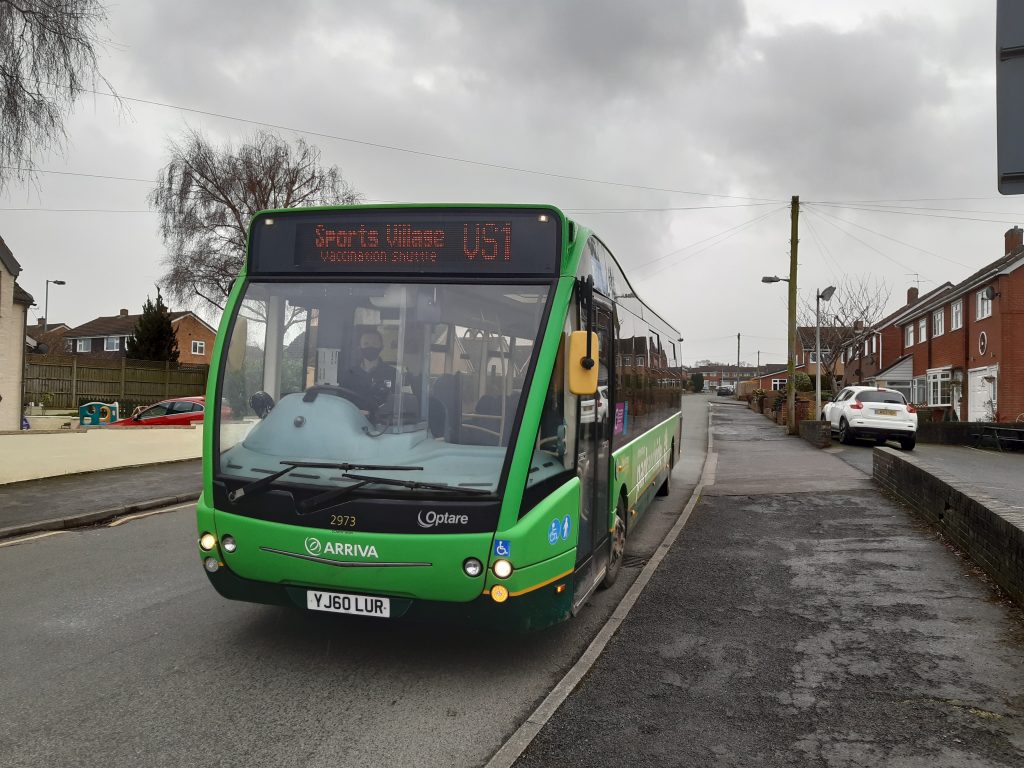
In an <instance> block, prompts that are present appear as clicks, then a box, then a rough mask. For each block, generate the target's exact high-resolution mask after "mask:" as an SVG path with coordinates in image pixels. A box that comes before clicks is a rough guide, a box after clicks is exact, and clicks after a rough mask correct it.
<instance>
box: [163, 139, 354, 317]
mask: <svg viewBox="0 0 1024 768" xmlns="http://www.w3.org/2000/svg"><path fill="white" fill-rule="evenodd" d="M170 153H171V160H170V162H169V163H168V164H167V165H166V166H165V167H164V168H163V169H161V171H160V174H159V176H158V179H157V186H156V188H155V189H154V190H153V191H152V192H151V193H150V195H149V202H150V205H152V206H153V207H154V208H155V209H156V210H157V213H158V214H159V215H160V236H161V237H162V238H163V241H164V245H165V246H166V247H167V256H166V257H165V259H164V264H165V266H166V267H167V272H166V273H165V274H164V276H163V278H162V279H161V282H162V283H163V285H164V286H165V287H166V289H167V293H168V294H169V295H170V296H171V298H173V299H174V300H175V301H177V302H179V303H182V304H193V303H194V302H195V300H196V298H197V297H198V298H199V299H202V300H205V301H206V302H209V303H210V304H212V305H213V306H215V307H218V308H220V309H223V308H224V302H225V299H226V298H227V295H228V292H229V291H230V290H231V284H232V283H233V282H234V280H235V278H236V277H237V276H238V273H239V270H241V268H242V264H243V262H244V260H245V244H246V237H247V234H248V229H249V221H250V220H251V219H252V216H253V214H255V213H256V212H257V211H262V210H266V209H268V208H294V207H297V206H305V205H347V204H351V203H357V202H359V201H360V200H361V195H360V194H359V193H358V192H356V191H355V190H354V189H353V187H352V186H351V185H350V184H349V183H348V182H347V181H346V180H345V179H344V178H343V177H342V175H341V172H340V171H339V170H338V167H337V166H331V167H330V168H323V167H321V165H320V150H319V149H317V148H316V147H315V146H312V145H310V144H307V143H306V142H305V141H303V140H302V139H298V140H297V141H296V142H295V144H289V143H288V142H287V141H285V140H284V139H282V138H281V137H280V136H278V135H277V134H274V133H272V132H270V131H265V130H261V131H258V132H257V133H255V134H254V135H252V136H250V137H248V138H247V139H246V140H245V141H244V142H243V143H242V145H241V146H239V147H238V148H237V149H236V148H235V147H233V146H232V145H231V144H230V143H228V144H226V145H225V146H223V147H215V146H213V145H212V144H211V143H210V142H209V141H208V140H207V139H206V137H204V136H203V135H201V134H200V133H198V132H197V131H189V132H188V133H187V135H186V137H185V140H184V142H182V143H180V144H179V143H173V142H172V143H171V146H170Z"/></svg>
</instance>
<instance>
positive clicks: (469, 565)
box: [462, 557, 484, 577]
mask: <svg viewBox="0 0 1024 768" xmlns="http://www.w3.org/2000/svg"><path fill="white" fill-rule="evenodd" d="M462 570H463V571H464V572H465V574H466V575H467V576H473V577H476V576H479V575H480V574H481V573H483V570H484V564H483V563H481V562H480V561H479V560H477V559H476V558H475V557H467V558H466V560H465V562H463V563H462Z"/></svg>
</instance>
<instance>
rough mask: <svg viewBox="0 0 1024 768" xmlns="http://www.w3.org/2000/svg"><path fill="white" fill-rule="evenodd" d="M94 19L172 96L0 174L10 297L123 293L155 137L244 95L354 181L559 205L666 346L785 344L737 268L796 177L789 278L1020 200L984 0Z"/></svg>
mask: <svg viewBox="0 0 1024 768" xmlns="http://www.w3.org/2000/svg"><path fill="white" fill-rule="evenodd" d="M109 17H110V18H109V27H108V29H107V34H108V36H109V44H108V46H107V48H106V50H105V51H104V53H103V57H102V60H101V69H102V72H103V74H104V75H105V76H106V77H107V79H108V80H109V81H110V82H111V83H112V84H113V85H114V86H115V87H116V88H117V90H118V91H119V92H120V93H121V94H122V95H123V96H125V97H126V98H129V99H141V100H146V101H151V102H160V103H162V104H165V105H173V108H170V107H167V106H155V105H152V104H145V103H142V102H140V101H134V100H133V101H128V102H127V106H128V110H129V111H128V112H127V113H125V112H124V111H123V110H119V109H118V108H117V107H116V105H115V104H114V102H113V101H112V100H111V99H110V98H107V97H103V96H96V97H89V98H87V99H83V100H82V101H80V102H79V103H78V105H77V107H76V110H75V113H74V116H73V117H72V119H71V120H70V121H69V123H68V135H69V140H70V141H69V146H68V148H67V150H66V152H65V153H63V154H55V155H53V156H50V157H43V158H41V159H40V161H39V166H40V167H41V168H43V169H47V170H51V171H62V172H71V173H78V174H96V175H106V176H119V177H128V178H132V179H142V180H143V181H125V180H110V179H96V178H87V177H81V176H64V175H55V174H41V175H39V176H38V178H37V181H36V183H35V184H34V185H23V186H19V185H17V184H15V185H13V186H12V187H11V189H10V190H9V191H8V193H7V194H6V195H4V196H2V197H0V235H2V236H3V238H4V240H5V241H6V242H7V243H8V245H9V246H10V248H11V249H12V251H13V252H14V254H15V256H16V257H17V259H18V260H19V261H20V262H21V264H22V266H23V268H24V271H23V272H22V275H21V278H20V281H19V282H20V283H21V284H22V285H23V287H24V288H25V289H26V290H28V291H29V292H30V293H32V294H33V295H34V296H35V298H36V301H37V307H35V308H34V310H33V311H34V312H35V315H30V322H32V321H33V320H34V317H35V316H41V315H42V314H43V299H44V280H46V279H47V278H49V279H63V280H66V281H67V285H66V286H63V287H53V286H51V289H50V305H51V307H50V316H51V320H55V321H63V322H66V323H68V324H70V325H72V326H74V325H78V324H81V323H84V322H86V321H88V320H91V319H92V318H94V317H97V316H100V315H110V314H116V312H117V310H118V309H119V308H121V307H127V308H128V309H129V310H131V311H132V312H138V311H140V310H141V306H142V303H143V301H144V300H145V298H146V295H147V294H154V293H155V291H154V288H153V286H154V284H155V283H156V282H157V281H158V280H159V279H160V277H161V274H162V269H163V268H162V265H161V261H162V259H163V255H164V251H163V246H162V243H161V241H160V239H159V237H158V234H157V218H156V215H155V214H154V213H153V212H151V211H149V210H148V206H147V202H146V196H147V194H148V192H149V191H150V190H151V189H152V187H153V185H154V183H155V178H156V174H157V171H158V169H159V168H161V167H162V166H163V165H164V164H165V163H166V161H167V144H168V142H169V141H170V140H173V139H176V138H179V137H180V136H181V135H182V132H183V131H184V130H186V129H187V128H197V129H200V130H202V131H203V132H205V133H206V134H207V135H208V136H209V137H210V138H211V139H214V140H216V141H218V142H220V141H229V140H235V141H238V140H240V139H242V138H244V137H245V135H246V134H249V133H251V132H252V131H253V130H255V129H256V127H257V126H256V125H255V124H254V123H253V122H246V121H255V122H264V123H271V124H274V125H277V126H284V127H286V128H287V129H290V130H281V133H282V134H283V135H285V136H288V137H294V136H295V135H297V132H300V131H308V132H313V133H317V134H321V135H320V136H313V135H309V134H302V135H305V137H306V138H307V140H308V141H310V142H311V143H313V144H315V145H317V146H318V147H319V148H320V149H321V150H322V152H323V157H324V161H325V162H326V163H327V164H336V165H337V166H339V168H340V169H341V170H342V172H343V174H344V175H345V177H346V178H347V179H348V180H349V181H350V182H351V183H352V184H353V185H354V186H355V187H356V188H357V189H358V190H359V191H360V192H362V193H363V194H364V195H365V197H366V198H367V200H368V201H378V200H379V201H410V202H436V201H451V202H517V203H518V202H522V203H548V204H553V205H556V206H558V207H560V208H562V209H563V210H565V211H567V212H569V214H570V215H571V216H572V217H573V218H575V219H576V220H578V221H579V222H581V223H583V224H585V225H587V226H590V227H592V228H593V229H595V230H596V231H597V232H598V234H599V235H600V236H601V237H602V239H603V240H604V241H605V242H606V243H607V244H608V246H609V247H610V248H611V250H612V251H613V253H614V254H615V255H616V257H617V258H618V260H619V262H620V263H621V264H622V265H623V266H624V268H625V270H626V272H627V274H628V275H630V278H631V280H632V282H633V285H634V288H635V289H636V291H637V293H638V294H640V296H641V297H642V298H643V299H645V300H646V301H647V302H648V303H649V304H651V305H652V306H653V307H654V308H655V309H657V310H658V311H659V312H660V313H661V314H662V315H663V316H664V317H666V319H668V320H669V321H670V322H672V323H674V324H675V325H676V326H677V328H678V329H679V331H680V334H681V335H682V336H683V337H684V338H685V339H686V341H685V342H684V344H683V357H684V361H685V362H686V363H688V364H691V363H693V362H694V361H696V360H698V359H702V358H711V359H721V360H726V361H730V360H732V361H734V360H735V359H736V334H737V333H741V334H742V350H741V357H742V358H743V360H745V361H749V362H751V363H753V362H755V361H756V360H757V355H758V351H759V350H760V352H761V360H762V363H763V362H766V361H767V362H773V361H783V360H784V359H785V353H786V342H785V333H786V304H785V295H786V290H785V284H781V283H780V284H776V285H763V284H762V283H761V282H760V278H761V276H762V275H763V274H780V275H785V274H787V273H788V249H789V227H790V222H789V213H788V205H789V199H790V196H792V195H799V196H800V198H801V201H802V203H803V205H802V212H801V217H800V223H801V230H800V279H799V282H800V285H801V291H802V292H806V293H808V294H809V295H810V296H811V297H812V298H813V295H814V290H815V288H824V287H825V286H827V285H829V284H831V283H834V282H836V281H837V280H838V279H839V277H840V276H841V275H842V274H844V273H848V274H853V275H858V276H860V275H870V276H873V277H874V278H876V279H877V280H879V281H882V282H884V283H885V284H886V285H887V286H889V288H890V289H891V299H890V308H896V307H897V306H899V305H900V304H902V303H903V301H904V300H905V297H906V290H907V288H908V287H909V286H910V285H914V284H917V283H916V281H917V280H920V287H921V291H922V293H923V292H925V291H927V290H929V289H930V288H931V287H934V286H935V285H937V284H940V283H942V282H944V281H946V280H951V281H954V282H955V281H958V280H960V279H962V278H964V277H966V276H967V275H968V274H970V273H971V272H973V271H974V270H976V269H978V268H979V267H980V266H982V265H984V264H986V263H988V262H990V261H992V260H994V259H995V258H997V257H998V256H999V255H1001V253H1002V248H1003V237H1002V236H1003V233H1004V231H1005V230H1006V229H1008V228H1009V227H1011V226H1013V224H1015V223H1018V222H1020V223H1024V215H1022V214H1021V213H1019V212H1022V211H1024V201H1018V200H1017V199H1016V198H1012V197H1011V198H1000V197H999V195H998V192H997V190H996V154H995V152H996V144H995V139H996V134H995V106H996V104H995V0H971V2H964V0H885V1H877V2H876V1H874V0H858V2H856V3H852V2H847V1H846V0H802V1H801V0H747V1H746V2H743V1H742V0H663V1H661V2H653V1H650V0H649V1H647V2H637V1H636V0H634V1H633V2H629V3H624V2H621V0H618V1H616V2H608V1H606V0H579V1H578V2H558V1H557V0H515V1H514V2H513V1H512V0H507V1H506V2H484V1H482V0H481V1H478V2H445V1H444V0H412V1H410V0H401V2H399V1H398V0H378V2H374V3H367V2H365V1H360V2H327V1H326V0H325V1H323V2H314V1H313V0H308V1H306V2H299V1H297V0H296V1H293V2H290V3H287V4H284V3H280V2H269V1H264V0H248V1H247V2H234V3H232V2H217V3H210V2H208V1H207V0H201V1H200V0H176V2H174V3H155V2H132V3H121V4H117V5H110V7H109ZM182 108H185V109H187V110H194V111H184V109H182ZM200 112H206V113H211V112H213V113H219V114H221V115H225V116H230V117H231V118H239V119H228V118H226V117H216V116H213V115H210V114H200ZM322 134H328V135H330V136H333V137H335V138H325V137H324V136H323V135H322ZM345 139H350V140H351V141H346V140H345ZM365 142H372V143H375V144H384V145H390V146H392V147H397V148H405V149H409V150H416V151H418V152H423V153H431V154H439V155H447V156H451V157H454V158H462V159H464V160H470V161H476V162H478V163H490V164H498V165H504V166H511V167H514V168H518V169H526V170H532V171H540V172H544V173H548V174H560V175H563V176H575V177H585V178H586V179H591V180H595V181H593V182H587V181H578V180H569V179H561V178H555V177H553V176H550V175H543V173H525V172H519V171H513V170H500V169H496V168H491V167H486V166H484V165H478V164H473V163H466V162H458V161H455V160H443V159H436V158H430V157H426V156H424V155H417V154H414V153H409V152H401V151H396V150H394V149H384V148H379V147H374V146H370V145H368V144H367V143H365ZM597 182H614V183H597ZM670 190H671V191H670ZM863 201H872V202H870V203H868V202H863ZM879 202H880V203H881V204H879ZM755 203H756V204H755ZM825 203H828V205H825ZM900 206H901V207H900ZM26 208H27V209H31V210H24V209H26ZM57 209H87V210H78V211H75V212H72V211H60V210H57ZM595 209H599V210H595ZM865 209H870V210H865ZM913 273H916V276H915V275H914V274H913Z"/></svg>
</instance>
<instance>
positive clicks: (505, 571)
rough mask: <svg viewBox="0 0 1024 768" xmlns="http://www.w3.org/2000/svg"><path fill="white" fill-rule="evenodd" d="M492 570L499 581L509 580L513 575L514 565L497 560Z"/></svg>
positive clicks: (506, 561)
mask: <svg viewBox="0 0 1024 768" xmlns="http://www.w3.org/2000/svg"><path fill="white" fill-rule="evenodd" d="M491 570H493V571H494V575H495V576H497V577H498V578H499V579H507V578H508V577H509V576H511V575H512V563H510V562H509V561H508V560H495V561H494V565H493V566H491Z"/></svg>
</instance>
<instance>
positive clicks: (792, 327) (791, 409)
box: [786, 195, 800, 435]
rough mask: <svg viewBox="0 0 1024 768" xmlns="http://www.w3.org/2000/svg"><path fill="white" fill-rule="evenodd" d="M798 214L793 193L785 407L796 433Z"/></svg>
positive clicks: (798, 202)
mask: <svg viewBox="0 0 1024 768" xmlns="http://www.w3.org/2000/svg"><path fill="white" fill-rule="evenodd" d="M799 215H800V196H799V195H793V199H792V200H791V201H790V204H789V218H790V234H789V366H788V369H787V374H788V375H787V376H786V407H787V409H788V414H787V416H788V422H789V424H788V426H789V434H791V435H795V434H797V432H798V430H797V426H796V256H797V218H798V217H799Z"/></svg>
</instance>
